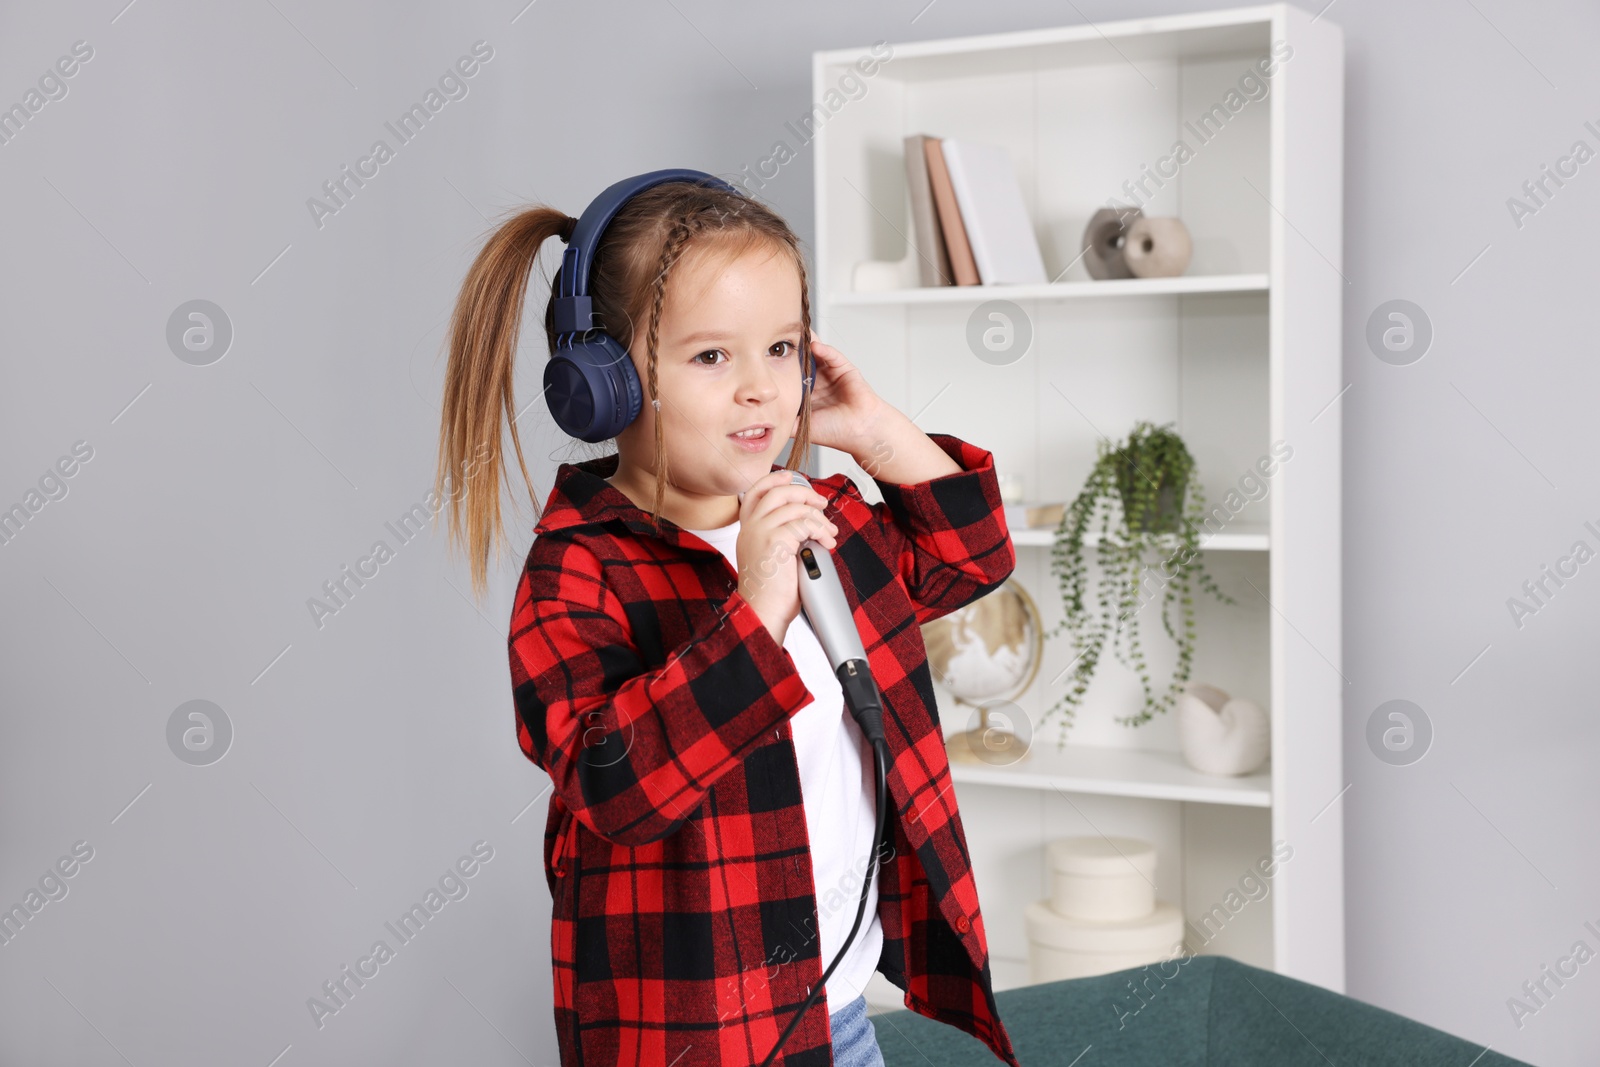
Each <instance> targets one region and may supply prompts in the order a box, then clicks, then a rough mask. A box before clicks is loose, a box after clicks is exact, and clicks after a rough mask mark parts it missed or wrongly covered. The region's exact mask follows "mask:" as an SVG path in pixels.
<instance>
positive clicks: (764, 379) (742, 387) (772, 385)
mask: <svg viewBox="0 0 1600 1067" xmlns="http://www.w3.org/2000/svg"><path fill="white" fill-rule="evenodd" d="M777 395H778V379H777V377H776V376H775V375H774V374H773V373H772V368H771V367H768V366H765V365H763V364H761V363H759V362H758V363H754V364H746V369H745V371H744V373H743V375H742V376H741V377H740V380H739V399H741V400H744V399H747V398H748V399H756V400H760V401H762V402H766V401H768V400H771V399H773V398H774V397H776V396H777Z"/></svg>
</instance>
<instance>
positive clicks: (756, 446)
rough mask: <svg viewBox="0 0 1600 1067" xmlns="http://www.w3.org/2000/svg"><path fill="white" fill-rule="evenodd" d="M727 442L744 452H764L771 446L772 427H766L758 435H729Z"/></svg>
mask: <svg viewBox="0 0 1600 1067" xmlns="http://www.w3.org/2000/svg"><path fill="white" fill-rule="evenodd" d="M728 440H730V441H732V442H733V443H734V444H735V445H737V446H738V447H739V448H741V449H743V450H744V451H746V452H765V451H766V450H767V447H768V446H769V445H771V444H772V427H770V426H768V427H765V428H763V429H762V430H761V432H759V433H752V434H748V435H740V434H736V433H730V434H729V435H728Z"/></svg>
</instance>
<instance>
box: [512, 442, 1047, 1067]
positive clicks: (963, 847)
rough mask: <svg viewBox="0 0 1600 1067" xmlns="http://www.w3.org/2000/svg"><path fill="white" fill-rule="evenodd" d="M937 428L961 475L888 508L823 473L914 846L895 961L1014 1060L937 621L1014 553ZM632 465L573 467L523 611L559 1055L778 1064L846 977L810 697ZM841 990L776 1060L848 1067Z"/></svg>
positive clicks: (887, 969) (713, 559)
mask: <svg viewBox="0 0 1600 1067" xmlns="http://www.w3.org/2000/svg"><path fill="white" fill-rule="evenodd" d="M930 436H931V437H932V439H933V440H934V441H935V442H936V443H937V444H938V445H939V446H940V447H941V448H942V449H944V450H945V452H946V453H948V454H949V455H950V457H951V458H952V459H954V460H955V461H956V462H957V463H958V464H959V465H960V467H961V468H962V469H961V471H959V472H956V473H952V474H947V475H942V476H940V477H937V478H933V479H931V480H929V481H925V482H920V483H917V484H913V485H895V484H891V483H887V482H879V483H878V485H879V487H880V489H881V491H882V494H883V502H882V503H880V504H875V505H874V504H869V503H867V502H866V501H865V500H864V499H863V498H862V496H861V494H860V492H859V490H858V489H857V488H856V486H855V484H854V483H853V482H851V481H850V479H849V478H847V477H846V476H845V475H843V474H835V475H832V476H830V477H828V478H822V479H813V485H814V486H816V487H817V489H818V491H819V492H822V493H823V495H824V496H825V497H831V498H832V500H831V503H830V504H829V506H828V508H827V510H826V514H827V516H828V518H830V519H831V520H832V521H833V522H834V523H835V524H837V526H838V528H839V534H838V544H837V546H836V547H835V549H834V550H833V555H834V560H835V563H836V564H837V565H838V569H839V572H840V577H841V579H842V581H843V585H844V590H845V595H846V598H847V599H848V600H849V602H850V605H851V607H852V609H853V611H854V614H855V620H856V624H857V626H858V627H859V628H860V630H861V637H862V642H863V644H864V646H865V648H866V651H867V657H868V661H869V663H870V665H871V668H872V675H873V679H874V680H875V681H876V682H877V685H878V688H879V690H880V692H881V693H882V696H883V701H884V725H885V728H886V731H887V733H888V741H889V757H890V763H889V778H888V785H889V794H890V801H891V804H890V809H891V810H890V811H889V814H888V828H889V830H890V832H891V836H890V838H889V841H890V843H891V844H892V848H893V852H892V854H891V853H890V852H889V850H888V849H887V848H885V849H884V850H882V866H881V867H880V869H879V875H878V877H879V893H878V916H879V918H880V920H881V922H882V925H883V951H882V953H881V955H880V956H879V959H878V966H877V970H878V971H879V972H881V973H882V974H883V975H884V976H885V977H886V978H888V979H889V981H891V982H893V983H894V984H895V985H897V986H899V987H900V988H902V989H904V990H905V993H906V996H905V1005H906V1007H908V1008H910V1009H911V1010H913V1011H916V1012H918V1013H920V1014H922V1015H925V1016H928V1017H929V1018H932V1019H936V1020H939V1021H941V1022H944V1023H948V1024H949V1025H951V1026H955V1027H959V1028H960V1029H962V1030H964V1031H966V1032H968V1033H970V1034H972V1035H973V1036H975V1037H977V1038H978V1039H980V1040H982V1041H983V1042H984V1043H985V1044H987V1045H988V1046H989V1048H990V1049H992V1050H993V1051H994V1054H995V1055H996V1056H997V1057H999V1058H1000V1059H1001V1060H1003V1061H1005V1062H1006V1063H1008V1064H1011V1065H1012V1067H1018V1064H1017V1060H1016V1055H1015V1053H1014V1052H1013V1050H1012V1047H1011V1039H1010V1036H1009V1035H1008V1034H1007V1033H1006V1030H1005V1027H1004V1025H1003V1024H1002V1023H1001V1020H1000V1017H999V1013H998V1011H997V1010H996V1007H995V1000H994V990H993V986H992V984H991V978H990V972H989V951H988V945H987V942H986V939H985V937H984V924H983V917H982V916H981V914H980V913H979V910H978V894H977V890H976V888H975V886H974V884H973V878H972V870H971V866H970V862H969V854H968V851H967V842H966V837H965V835H964V833H963V831H962V827H961V819H960V816H959V814H958V811H957V807H956V795H955V791H954V790H953V789H952V788H951V785H952V783H951V778H950V767H949V763H948V762H947V760H946V757H945V748H944V739H943V735H942V733H941V731H940V728H939V721H938V709H937V706H936V703H935V699H934V692H933V687H932V677H931V675H930V673H929V668H928V661H927V653H926V650H925V649H924V647H923V642H922V631H921V629H920V624H922V623H925V622H928V621H930V620H932V619H936V618H938V617H940V616H941V615H945V614H948V613H949V612H951V611H954V610H955V609H957V608H959V607H961V606H963V605H965V604H967V603H969V602H971V601H972V600H975V599H976V598H978V597H980V596H982V595H983V594H985V593H987V592H989V591H990V590H992V589H994V588H995V587H996V586H997V585H999V584H1000V583H1001V582H1002V581H1004V580H1005V578H1006V577H1007V576H1008V575H1009V574H1010V573H1011V571H1012V569H1013V568H1014V567H1015V566H1016V554H1015V550H1014V549H1013V547H1012V544H1011V537H1010V533H1009V531H1008V530H1007V528H1006V523H1005V513H1004V511H1003V508H1002V504H1001V500H1000V489H999V483H998V480H997V478H996V475H995V470H994V461H993V457H992V455H991V454H990V453H989V452H987V451H985V450H984V449H981V448H978V447H976V446H974V445H970V444H967V443H966V442H964V441H961V440H959V439H957V438H955V437H951V436H949V435H945V434H932V435H930ZM616 466H617V457H616V456H615V455H612V456H608V457H605V458H603V459H598V460H589V461H586V462H583V463H578V464H570V463H563V464H561V466H560V468H559V470H558V471H557V473H556V485H555V487H554V489H553V490H552V491H551V493H550V497H549V501H548V504H547V505H546V508H545V510H544V513H543V517H542V518H541V519H540V521H539V524H538V525H537V526H536V527H535V533H536V534H537V536H536V537H535V539H534V542H533V545H532V547H531V548H530V549H529V550H528V559H527V565H526V568H525V569H524V571H523V573H522V577H521V580H520V582H519V583H518V587H517V594H516V601H515V606H514V609H513V612H512V619H511V635H510V641H509V644H510V656H511V682H512V688H513V692H514V695H515V703H516V713H517V741H518V743H519V744H520V746H521V748H522V751H523V754H524V755H526V756H527V757H528V758H529V759H531V760H532V761H533V762H534V763H536V764H537V765H538V766H540V767H541V768H543V769H544V770H545V771H546V772H547V773H548V774H549V775H550V778H551V780H552V782H553V784H554V792H553V794H552V796H551V799H550V814H549V820H548V823H547V826H546V829H545V875H546V880H547V881H548V883H549V886H550V893H551V898H552V902H553V903H552V909H551V931H550V956H551V962H552V964H553V967H554V999H555V1022H556V1033H557V1035H558V1040H559V1043H560V1051H561V1062H562V1063H563V1064H565V1065H567V1067H576V1065H579V1064H582V1065H583V1067H612V1065H620V1064H640V1065H643V1064H649V1065H653V1067H667V1065H671V1067H700V1065H704V1067H714V1065H717V1067H720V1065H728V1064H738V1065H747V1064H759V1063H760V1062H761V1061H762V1060H763V1059H764V1058H765V1057H766V1055H767V1053H768V1052H770V1051H771V1049H772V1046H773V1045H774V1043H776V1041H777V1039H778V1036H779V1035H780V1034H781V1033H782V1032H783V1030H784V1028H785V1027H786V1026H788V1024H789V1021H790V1019H791V1018H792V1016H793V1014H794V1011H795V1009H797V1008H798V1007H799V1006H800V1003H801V1002H802V1001H803V1000H804V999H805V998H806V996H807V994H808V993H809V992H810V990H811V987H812V986H813V985H815V984H816V983H817V982H818V980H819V979H821V977H822V971H823V968H824V967H825V966H826V965H827V964H828V963H829V962H831V961H828V960H823V959H822V958H821V949H820V943H819V937H818V911H817V899H816V893H815V890H814V888H813V884H812V870H811V854H810V850H811V844H810V842H809V841H808V839H807V830H806V821H805V811H804V808H803V806H802V803H801V795H800V772H799V766H798V764H797V763H796V760H795V750H794V744H793V742H792V740H791V735H790V729H789V717H790V716H791V715H793V714H794V713H795V712H796V711H798V710H799V709H800V708H802V707H804V706H805V705H806V704H808V703H810V702H811V700H812V699H813V697H812V694H811V693H810V691H809V690H807V689H806V687H805V685H804V684H803V683H802V681H801V678H800V674H799V672H798V671H797V670H796V668H795V664H794V661H793V660H792V659H791V657H790V655H789V653H788V652H787V650H785V649H784V647H783V646H782V645H781V644H779V643H778V642H776V641H774V640H773V638H772V634H771V633H770V632H769V631H768V630H767V627H766V625H765V624H764V623H763V622H762V621H761V618H760V617H759V616H758V615H757V614H756V611H755V609H754V608H753V607H752V606H751V605H750V603H749V602H748V601H746V600H745V599H744V598H743V597H742V596H740V595H739V593H738V591H737V587H738V575H737V573H736V572H735V570H734V568H733V567H732V565H730V564H729V562H728V560H727V557H725V556H724V555H723V554H722V553H721V552H719V551H718V550H717V549H715V548H713V547H712V546H711V545H709V544H707V543H706V542H705V541H703V540H701V539H700V538H699V537H696V536H695V535H694V534H692V533H689V532H687V531H686V530H683V529H682V528H680V527H678V526H676V525H674V524H672V523H671V522H669V521H667V520H666V519H663V520H662V523H661V533H660V535H659V536H658V535H657V534H656V532H655V530H654V528H653V525H652V522H651V519H650V515H649V513H647V512H645V511H642V510H640V509H639V508H638V507H636V506H635V505H634V504H633V503H632V501H630V500H629V499H628V497H627V496H626V495H625V494H623V493H622V491H621V490H619V489H616V488H614V487H613V486H611V485H610V484H609V483H607V482H606V481H604V479H605V478H606V477H607V476H609V475H610V474H612V473H613V472H614V471H615V470H616ZM773 469H777V468H776V465H774V468H773ZM863 859H864V857H863ZM858 889H859V887H858ZM858 900H859V897H858V896H857V895H856V894H851V895H850V899H849V902H848V904H846V905H845V908H846V909H847V910H846V911H845V912H844V914H848V915H849V916H851V917H852V918H854V915H855V908H856V904H857V902H858ZM862 924H863V928H864V927H865V924H866V919H865V918H863V920H862ZM856 936H857V937H859V936H861V935H860V933H859V931H858V933H857V935H856ZM828 992H829V991H828V990H824V991H823V992H822V993H820V994H819V995H818V996H817V999H816V1000H815V1001H813V1002H812V1005H811V1008H810V1009H809V1010H808V1012H807V1015H806V1018H805V1019H804V1020H802V1021H801V1022H800V1024H799V1025H798V1026H797V1027H796V1029H795V1031H794V1033H792V1034H791V1035H790V1036H789V1039H788V1041H787V1042H786V1043H785V1044H784V1047H783V1051H782V1052H781V1053H780V1055H779V1058H778V1059H777V1060H776V1061H775V1062H776V1063H779V1064H787V1065H790V1067H797V1065H800V1064H811V1065H826V1064H831V1063H832V1046H831V1044H830V1041H829V1028H828V1004H827V997H828Z"/></svg>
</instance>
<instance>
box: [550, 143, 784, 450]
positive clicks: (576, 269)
mask: <svg viewBox="0 0 1600 1067" xmlns="http://www.w3.org/2000/svg"><path fill="white" fill-rule="evenodd" d="M685 181H686V182H695V183H697V184H701V185H711V186H714V187H716V188H721V189H726V190H727V191H729V192H732V193H738V192H739V190H738V189H737V188H735V187H734V186H733V185H730V184H729V183H727V182H725V181H723V180H722V179H721V178H718V177H715V176H713V175H710V174H707V173H705V172H704V171H698V170H682V169H675V170H653V171H649V172H648V173H645V174H640V175H636V176H635V177H632V178H624V179H623V180H622V181H620V182H617V183H616V184H615V185H612V186H610V187H609V188H607V189H606V190H605V192H603V193H601V194H600V195H599V196H597V197H595V198H594V202H593V203H591V204H590V205H589V206H588V207H587V208H585V209H584V212H583V215H582V216H581V217H580V218H579V219H578V222H577V225H576V226H574V227H573V228H572V233H571V236H569V237H567V238H566V242H567V249H566V251H565V252H563V253H562V255H561V266H560V267H559V268H557V270H556V273H555V277H554V278H553V279H552V280H551V288H552V289H553V290H554V299H555V309H554V310H555V328H556V345H555V351H553V352H551V353H550V362H548V363H546V364H545V367H544V389H545V392H544V395H545V400H546V401H547V402H548V403H549V405H550V414H551V415H553V416H554V417H555V420H556V425H557V426H559V427H561V429H562V430H563V431H564V432H566V433H567V434H569V435H570V436H572V437H576V438H578V439H579V440H583V441H591V442H594V441H604V440H606V439H608V438H611V437H615V436H616V435H617V434H618V433H620V432H622V430H623V428H624V427H626V426H627V425H628V424H629V423H631V422H633V420H634V419H636V418H638V417H639V409H640V408H641V407H643V404H644V389H643V387H642V386H641V385H640V384H639V374H638V372H637V371H635V370H634V369H633V359H632V358H631V357H630V356H629V355H628V350H627V349H626V348H623V347H622V345H621V344H619V343H618V342H617V341H616V339H615V338H613V337H612V336H611V335H610V334H608V333H606V332H605V330H604V329H603V328H602V327H600V326H597V325H596V324H595V321H594V308H593V305H592V303H591V301H590V298H589V268H590V266H591V265H592V264H593V263H594V253H595V248H596V247H597V246H598V245H599V244H600V235H601V234H603V233H605V229H606V227H607V226H608V225H610V223H611V220H612V219H613V218H615V217H616V214H617V212H618V211H620V210H622V206H623V205H624V204H626V203H627V202H628V201H629V200H630V199H632V198H633V197H634V196H637V195H638V194H639V193H642V192H644V191H645V190H646V189H649V188H651V187H653V186H656V185H660V184H662V183H663V182H685ZM802 342H803V347H804V348H805V351H806V353H807V360H806V363H807V365H806V368H805V374H804V377H803V378H802V381H803V383H804V385H803V388H804V392H802V394H801V396H802V402H803V398H804V397H805V396H806V395H807V394H809V393H810V392H811V383H812V380H813V378H814V377H815V369H814V367H813V366H812V361H811V359H810V351H811V345H810V338H802Z"/></svg>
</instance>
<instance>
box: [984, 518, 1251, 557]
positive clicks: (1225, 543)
mask: <svg viewBox="0 0 1600 1067" xmlns="http://www.w3.org/2000/svg"><path fill="white" fill-rule="evenodd" d="M1055 537H1056V535H1055V527H1053V526H1036V527H1025V528H1023V529H1013V530H1012V531H1011V543H1012V544H1013V545H1015V546H1016V547H1017V548H1049V547H1050V546H1051V545H1053V544H1055ZM1271 541H1272V535H1271V531H1270V527H1269V524H1267V523H1263V522H1241V523H1235V524H1233V525H1232V526H1230V527H1229V528H1228V529H1225V530H1220V531H1218V532H1217V533H1209V532H1202V533H1201V534H1200V547H1201V548H1202V549H1205V550H1207V551H1211V552H1230V551H1231V552H1265V551H1267V550H1268V549H1269V548H1270V547H1271ZM1083 543H1084V544H1085V545H1096V544H1099V543H1100V532H1099V531H1098V530H1090V531H1087V532H1086V533H1085V534H1084V535H1083ZM1168 543H1170V544H1171V545H1172V547H1173V548H1176V547H1177V545H1178V542H1177V540H1176V539H1172V540H1170V541H1169V542H1168Z"/></svg>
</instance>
